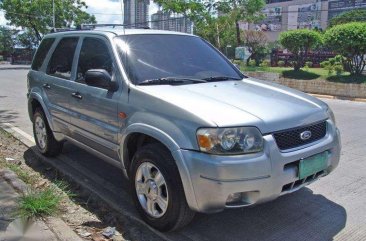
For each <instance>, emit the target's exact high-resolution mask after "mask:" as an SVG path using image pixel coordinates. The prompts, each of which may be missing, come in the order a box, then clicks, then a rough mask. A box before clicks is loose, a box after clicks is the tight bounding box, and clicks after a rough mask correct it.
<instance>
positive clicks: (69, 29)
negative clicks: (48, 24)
mask: <svg viewBox="0 0 366 241" xmlns="http://www.w3.org/2000/svg"><path fill="white" fill-rule="evenodd" d="M77 30H78V29H77V28H52V29H51V31H50V32H51V33H58V32H67V31H77Z"/></svg>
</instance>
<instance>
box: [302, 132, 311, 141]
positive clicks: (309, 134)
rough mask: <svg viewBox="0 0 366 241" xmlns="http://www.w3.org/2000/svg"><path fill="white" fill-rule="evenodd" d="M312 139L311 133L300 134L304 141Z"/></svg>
mask: <svg viewBox="0 0 366 241" xmlns="http://www.w3.org/2000/svg"><path fill="white" fill-rule="evenodd" d="M310 137H311V131H304V132H301V134H300V138H301V140H303V141H306V140H308V139H309V138H310Z"/></svg>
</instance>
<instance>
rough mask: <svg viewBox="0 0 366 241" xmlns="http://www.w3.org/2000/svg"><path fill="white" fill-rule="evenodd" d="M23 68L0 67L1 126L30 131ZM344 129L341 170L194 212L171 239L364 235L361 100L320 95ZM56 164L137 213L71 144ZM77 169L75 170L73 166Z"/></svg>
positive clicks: (114, 176)
mask: <svg viewBox="0 0 366 241" xmlns="http://www.w3.org/2000/svg"><path fill="white" fill-rule="evenodd" d="M26 73H27V71H26V70H0V125H1V123H10V124H12V125H13V126H16V127H18V128H19V129H21V130H23V131H24V132H25V133H28V134H29V135H32V128H31V122H30V121H29V118H28V112H27V105H26ZM324 101H325V102H327V103H328V104H329V105H330V106H331V108H332V109H333V110H334V112H335V116H336V119H337V124H338V127H339V128H340V130H341V134H342V145H343V149H342V156H341V162H340V165H339V167H338V168H337V169H336V170H335V171H334V172H333V173H331V174H330V175H329V176H327V177H324V178H322V179H321V180H319V181H317V182H315V183H313V184H311V185H309V186H308V187H306V188H303V189H301V190H299V191H298V192H295V193H292V194H289V195H285V196H282V197H280V198H278V199H276V200H274V201H272V202H269V203H265V204H261V205H258V206H255V207H249V208H242V209H230V210H226V211H224V212H222V213H218V214H211V215H205V214H198V215H197V216H196V217H195V219H194V220H193V222H192V223H191V224H190V225H189V226H188V227H186V228H184V229H183V230H181V231H179V232H174V233H168V234H166V237H168V238H169V239H171V240H220V241H221V240H279V241H280V240H281V241H283V240H366V158H365V156H366V148H365V147H366V138H365V136H366V128H365V126H366V103H361V102H351V101H343V100H326V99H324ZM61 160H62V161H61V162H59V164H58V165H59V167H60V168H63V165H65V166H66V165H67V168H69V169H68V171H69V172H75V175H78V174H79V175H81V174H82V175H84V176H87V177H89V179H90V183H91V184H90V185H94V186H95V189H96V190H97V191H98V192H100V194H101V195H104V196H106V197H107V196H108V197H110V199H109V200H114V202H115V203H116V205H115V207H116V208H117V209H119V211H120V212H121V213H124V212H128V213H129V215H136V216H137V214H136V212H135V211H134V208H133V207H132V204H131V199H130V197H129V194H128V190H127V183H126V180H124V179H123V177H122V174H121V173H120V171H118V170H116V168H114V167H112V166H110V165H108V164H106V163H105V162H103V161H102V160H100V159H98V158H96V157H94V156H92V155H90V154H88V153H87V152H85V151H83V150H81V149H80V148H78V147H75V146H73V145H71V144H67V145H66V146H65V149H64V152H63V155H62V157H61ZM73 169H75V170H73Z"/></svg>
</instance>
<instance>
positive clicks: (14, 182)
mask: <svg viewBox="0 0 366 241" xmlns="http://www.w3.org/2000/svg"><path fill="white" fill-rule="evenodd" d="M0 176H1V177H3V178H4V179H5V181H7V182H8V183H9V184H10V185H11V186H12V187H13V188H14V189H15V190H16V191H18V192H20V193H22V194H24V193H27V191H28V186H27V184H25V183H24V182H23V181H22V180H20V179H19V178H18V176H17V175H16V174H15V173H14V172H13V171H11V170H9V169H2V170H0Z"/></svg>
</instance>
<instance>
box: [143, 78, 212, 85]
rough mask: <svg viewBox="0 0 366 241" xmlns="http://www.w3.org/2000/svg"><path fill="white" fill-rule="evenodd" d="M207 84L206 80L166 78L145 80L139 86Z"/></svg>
mask: <svg viewBox="0 0 366 241" xmlns="http://www.w3.org/2000/svg"><path fill="white" fill-rule="evenodd" d="M206 82H207V81H206V80H202V79H192V78H180V77H166V78H158V79H148V80H144V81H142V82H141V83H139V84H138V85H179V84H186V83H206Z"/></svg>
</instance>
